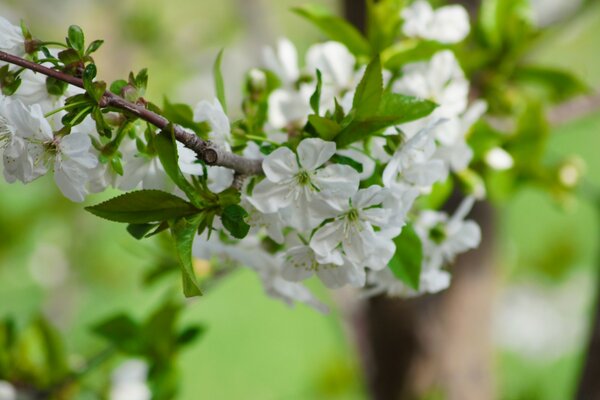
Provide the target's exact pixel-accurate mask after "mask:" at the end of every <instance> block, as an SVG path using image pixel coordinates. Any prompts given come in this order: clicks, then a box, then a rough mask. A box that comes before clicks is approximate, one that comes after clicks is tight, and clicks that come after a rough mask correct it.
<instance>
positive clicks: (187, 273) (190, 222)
mask: <svg viewBox="0 0 600 400" xmlns="http://www.w3.org/2000/svg"><path fill="white" fill-rule="evenodd" d="M203 219H204V215H203V214H198V215H195V216H193V217H189V218H179V219H178V220H176V221H174V222H172V223H171V234H172V236H173V239H174V240H175V250H176V251H177V258H178V259H179V266H180V267H181V272H182V279H183V294H184V295H185V296H186V297H194V296H202V291H201V290H200V286H199V285H198V281H197V280H196V273H195V272H194V266H193V265H192V244H193V243H194V238H195V237H196V232H197V231H198V227H199V226H200V223H201V222H202V220H203Z"/></svg>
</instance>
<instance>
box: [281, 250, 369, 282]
mask: <svg viewBox="0 0 600 400" xmlns="http://www.w3.org/2000/svg"><path fill="white" fill-rule="evenodd" d="M313 274H316V275H317V276H318V277H319V279H320V280H321V281H322V282H323V283H324V284H325V286H327V287H328V288H330V289H337V288H341V287H343V286H345V285H347V284H349V285H352V286H354V287H362V286H364V285H365V280H366V273H365V270H364V268H360V267H358V266H357V265H356V264H353V263H352V262H350V261H349V260H348V259H347V258H344V259H343V261H342V264H341V265H336V264H332V263H330V264H321V263H319V262H318V261H317V258H316V254H315V253H314V251H313V249H312V248H311V247H310V246H296V247H292V248H291V249H289V250H288V251H287V252H286V253H285V264H284V267H283V271H282V276H283V277H284V278H285V279H287V280H289V281H292V282H300V281H303V280H305V279H308V278H310V277H311V276H312V275H313Z"/></svg>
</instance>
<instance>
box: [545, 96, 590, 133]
mask: <svg viewBox="0 0 600 400" xmlns="http://www.w3.org/2000/svg"><path fill="white" fill-rule="evenodd" d="M598 110H600V91H599V92H595V93H593V94H591V95H589V96H581V97H577V98H575V99H573V100H570V101H567V102H565V103H562V104H560V105H558V106H556V107H554V108H552V109H550V111H549V113H548V121H549V122H550V124H551V125H562V124H564V123H566V122H569V121H573V120H575V119H578V118H581V117H584V116H586V115H588V114H591V113H594V112H597V111H598Z"/></svg>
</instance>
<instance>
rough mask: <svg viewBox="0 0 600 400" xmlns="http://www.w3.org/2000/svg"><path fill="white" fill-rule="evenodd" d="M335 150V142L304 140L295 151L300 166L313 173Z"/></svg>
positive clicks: (315, 139) (314, 139) (316, 139)
mask: <svg viewBox="0 0 600 400" xmlns="http://www.w3.org/2000/svg"><path fill="white" fill-rule="evenodd" d="M335 149H336V146H335V142H326V141H324V140H322V139H318V138H313V139H304V140H303V141H302V142H300V144H299V145H298V149H297V152H298V159H299V160H300V165H301V166H302V168H304V169H305V170H307V171H314V170H315V169H317V168H319V167H320V166H321V165H323V164H325V162H326V161H327V160H329V159H330V158H331V156H333V155H334V154H335Z"/></svg>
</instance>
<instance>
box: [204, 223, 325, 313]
mask: <svg viewBox="0 0 600 400" xmlns="http://www.w3.org/2000/svg"><path fill="white" fill-rule="evenodd" d="M193 254H194V257H198V258H201V259H205V260H211V259H213V258H217V259H218V260H220V261H222V262H228V261H229V262H233V263H234V264H237V265H241V266H245V267H248V268H250V269H252V270H254V271H255V272H256V273H257V274H258V277H259V279H260V280H261V282H262V284H263V288H264V290H265V293H267V295H268V296H270V297H273V298H275V299H278V300H281V301H283V302H284V303H286V304H287V305H289V306H292V305H293V304H294V302H296V301H297V302H301V303H304V304H306V305H308V306H310V307H312V308H314V309H315V310H317V311H319V312H323V313H325V312H327V307H326V306H325V305H324V304H322V303H321V302H320V301H319V300H317V298H316V297H315V296H314V295H313V294H312V293H311V292H310V290H308V289H307V288H306V287H304V286H303V285H302V284H300V283H296V282H290V281H288V280H285V279H284V278H283V277H282V276H281V273H282V263H283V261H284V260H283V257H282V256H281V255H273V254H269V253H267V252H266V251H264V250H262V249H261V248H260V243H259V242H258V240H257V237H256V236H252V237H248V238H246V239H244V240H241V241H239V242H237V243H236V244H234V245H232V244H226V243H223V242H221V241H220V240H219V239H218V238H217V235H214V234H213V235H212V236H211V238H210V239H207V238H206V237H205V235H203V236H202V237H201V239H200V240H195V241H194V247H193Z"/></svg>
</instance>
